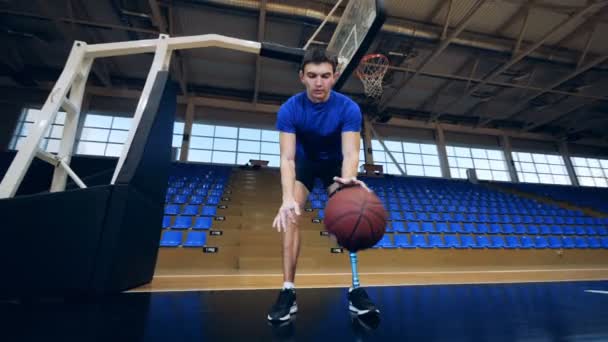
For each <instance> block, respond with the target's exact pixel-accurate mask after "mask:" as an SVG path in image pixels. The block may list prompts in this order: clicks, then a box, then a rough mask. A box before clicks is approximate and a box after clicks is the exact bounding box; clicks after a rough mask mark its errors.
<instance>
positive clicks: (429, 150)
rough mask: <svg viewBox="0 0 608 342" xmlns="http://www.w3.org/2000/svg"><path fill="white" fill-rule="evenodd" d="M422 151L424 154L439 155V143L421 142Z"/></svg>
mask: <svg viewBox="0 0 608 342" xmlns="http://www.w3.org/2000/svg"><path fill="white" fill-rule="evenodd" d="M420 152H422V154H432V155H437V145H433V144H420Z"/></svg>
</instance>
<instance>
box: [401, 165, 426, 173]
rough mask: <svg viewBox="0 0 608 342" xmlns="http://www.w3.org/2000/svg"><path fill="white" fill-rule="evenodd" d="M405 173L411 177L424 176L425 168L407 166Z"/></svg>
mask: <svg viewBox="0 0 608 342" xmlns="http://www.w3.org/2000/svg"><path fill="white" fill-rule="evenodd" d="M405 173H406V174H408V175H409V176H424V167H422V166H421V165H406V166H405Z"/></svg>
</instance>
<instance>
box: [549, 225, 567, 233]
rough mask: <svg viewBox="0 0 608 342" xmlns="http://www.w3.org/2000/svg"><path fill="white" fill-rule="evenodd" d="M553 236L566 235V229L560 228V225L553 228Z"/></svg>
mask: <svg viewBox="0 0 608 342" xmlns="http://www.w3.org/2000/svg"><path fill="white" fill-rule="evenodd" d="M551 234H554V235H562V234H564V228H562V226H558V225H555V226H551Z"/></svg>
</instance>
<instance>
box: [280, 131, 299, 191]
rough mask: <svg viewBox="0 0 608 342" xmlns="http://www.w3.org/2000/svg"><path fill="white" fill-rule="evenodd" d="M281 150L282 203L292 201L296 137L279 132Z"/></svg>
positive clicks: (294, 178)
mask: <svg viewBox="0 0 608 342" xmlns="http://www.w3.org/2000/svg"><path fill="white" fill-rule="evenodd" d="M279 141H280V145H281V146H280V148H281V186H282V189H283V201H286V200H293V199H294V194H293V188H294V184H295V182H296V135H295V134H293V133H285V132H281V133H280V135H279Z"/></svg>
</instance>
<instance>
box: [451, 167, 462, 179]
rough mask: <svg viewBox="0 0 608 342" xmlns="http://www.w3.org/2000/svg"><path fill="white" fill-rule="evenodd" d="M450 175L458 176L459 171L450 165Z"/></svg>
mask: <svg viewBox="0 0 608 342" xmlns="http://www.w3.org/2000/svg"><path fill="white" fill-rule="evenodd" d="M450 176H452V178H460V171H459V170H458V169H457V168H455V167H451V168H450Z"/></svg>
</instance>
